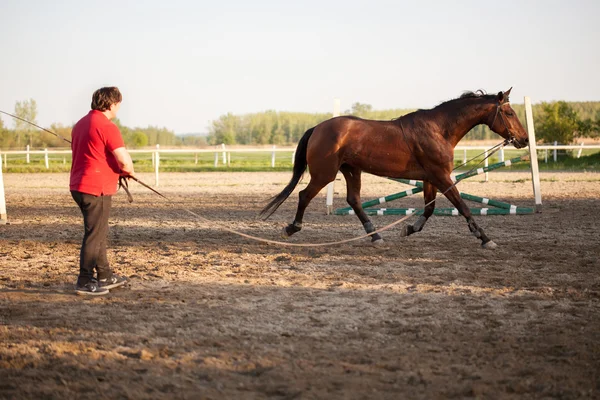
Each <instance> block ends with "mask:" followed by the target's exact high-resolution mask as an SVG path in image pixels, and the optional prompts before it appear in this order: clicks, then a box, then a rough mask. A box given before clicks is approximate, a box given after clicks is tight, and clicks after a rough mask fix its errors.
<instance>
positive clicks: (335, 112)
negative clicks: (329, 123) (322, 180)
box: [325, 99, 340, 215]
mask: <svg viewBox="0 0 600 400" xmlns="http://www.w3.org/2000/svg"><path fill="white" fill-rule="evenodd" d="M339 116H340V99H333V117H334V118H335V117H339ZM336 177H337V174H336ZM334 186H335V179H334V180H333V181H332V182H330V183H329V184H328V185H327V197H326V199H325V205H326V206H327V215H329V214H331V212H332V211H333V190H334Z"/></svg>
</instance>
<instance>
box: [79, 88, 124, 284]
mask: <svg viewBox="0 0 600 400" xmlns="http://www.w3.org/2000/svg"><path fill="white" fill-rule="evenodd" d="M122 99H123V97H122V95H121V92H120V91H119V89H118V88H116V87H103V88H101V89H98V90H96V91H95V92H94V94H93V95H92V110H91V111H90V112H89V113H88V114H87V115H86V116H84V117H83V118H81V119H80V120H79V122H77V123H76V124H75V126H74V127H73V131H72V132H71V139H72V143H71V150H72V153H73V163H72V165H71V178H70V185H69V186H70V190H71V195H72V196H73V199H74V200H75V202H76V203H77V205H78V206H79V208H80V209H81V213H82V214H83V225H84V229H85V233H84V236H83V243H82V245H81V251H80V253H79V277H78V278H77V286H76V288H75V291H76V293H77V294H81V295H93V296H99V295H105V294H108V293H109V289H112V288H116V287H118V286H122V285H124V284H125V283H126V282H127V279H126V278H125V277H121V276H117V275H115V274H113V273H112V271H111V269H110V266H109V263H108V258H107V256H106V242H107V238H108V217H109V214H110V206H111V200H112V195H113V194H115V193H116V192H117V189H118V181H119V176H120V175H122V176H134V171H133V162H132V160H131V156H130V155H129V152H128V151H127V149H126V148H125V144H124V142H123V137H122V136H121V132H120V131H119V128H117V126H116V125H115V124H114V123H112V122H111V119H113V118H115V117H116V115H117V112H118V111H119V108H120V107H121V101H122ZM94 270H95V271H96V272H97V277H95V276H94Z"/></svg>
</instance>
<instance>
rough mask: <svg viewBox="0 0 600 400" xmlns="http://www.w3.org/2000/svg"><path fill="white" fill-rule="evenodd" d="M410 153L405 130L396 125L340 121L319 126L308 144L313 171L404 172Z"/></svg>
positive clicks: (308, 156) (348, 119) (366, 121)
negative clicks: (347, 167)
mask: <svg viewBox="0 0 600 400" xmlns="http://www.w3.org/2000/svg"><path fill="white" fill-rule="evenodd" d="M408 158H410V152H409V151H408V147H407V144H406V141H405V140H404V136H403V135H402V130H401V129H400V127H399V125H398V124H396V123H395V122H394V121H374V120H367V119H361V118H357V117H347V116H344V117H336V118H332V119H329V120H327V121H323V122H322V123H320V124H319V125H317V126H316V127H315V129H314V132H313V134H312V136H311V138H310V140H309V142H308V152H307V161H308V164H309V170H311V171H312V170H314V169H315V168H317V169H318V168H319V167H320V166H325V165H328V166H331V168H336V171H337V168H339V167H340V166H341V165H342V164H349V165H353V166H355V167H358V168H360V169H361V170H364V171H367V172H370V173H373V174H376V175H384V174H389V173H392V172H394V171H395V170H396V169H397V168H398V167H400V168H401V169H404V166H403V165H405V163H406V162H407V160H408Z"/></svg>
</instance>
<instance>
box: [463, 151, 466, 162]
mask: <svg viewBox="0 0 600 400" xmlns="http://www.w3.org/2000/svg"><path fill="white" fill-rule="evenodd" d="M466 163H467V149H463V164H466Z"/></svg>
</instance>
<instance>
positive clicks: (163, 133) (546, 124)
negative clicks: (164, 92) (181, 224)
mask: <svg viewBox="0 0 600 400" xmlns="http://www.w3.org/2000/svg"><path fill="white" fill-rule="evenodd" d="M512 107H513V109H514V110H515V112H516V114H517V116H518V117H519V120H520V121H521V122H522V123H523V124H524V125H525V123H526V121H525V106H524V105H522V104H512ZM413 111H415V110H414V109H401V108H398V109H386V110H374V109H373V107H372V106H371V105H370V104H364V103H358V102H357V103H354V104H352V107H351V108H350V109H348V110H346V111H344V113H343V115H353V116H356V117H360V118H365V119H374V120H388V121H389V120H391V119H394V118H398V117H400V116H402V115H405V114H408V113H410V112H413ZM14 114H15V115H17V116H19V117H21V118H23V119H26V120H28V121H31V122H33V123H37V122H36V117H37V104H36V102H35V100H33V99H30V100H26V101H22V102H17V103H16V104H15V111H14ZM533 115H534V123H535V127H536V137H537V139H538V140H540V141H542V142H546V143H551V142H554V141H557V142H559V143H562V144H569V143H572V142H573V141H575V140H577V139H580V138H587V137H598V136H600V102H565V101H556V102H545V103H540V104H535V105H533ZM331 117H332V114H331V113H302V112H286V111H274V110H268V111H264V112H258V113H252V114H243V115H235V114H232V113H227V114H224V115H222V116H220V117H219V118H218V119H217V120H215V121H213V122H212V123H211V126H210V128H209V135H208V137H203V136H194V135H190V136H184V137H181V136H176V135H175V133H174V132H173V131H171V130H169V129H167V128H159V127H155V126H148V127H146V128H139V127H135V128H130V127H127V126H124V125H123V124H121V122H120V121H119V120H118V119H116V120H115V121H114V122H115V124H116V125H117V126H118V127H119V129H120V130H121V134H122V135H123V139H124V141H125V144H126V145H127V147H130V148H141V147H146V146H155V145H157V144H159V145H161V146H193V147H198V146H204V145H207V144H210V145H218V144H221V143H225V144H228V145H235V144H239V145H268V144H275V145H295V144H296V143H297V142H298V140H300V138H301V137H302V135H303V134H304V132H306V131H307V130H308V129H309V128H311V127H313V126H315V125H317V124H318V123H320V122H322V121H325V120H327V119H329V118H331ZM49 129H50V130H51V131H53V132H55V133H56V134H58V135H60V136H62V137H63V138H66V139H70V137H71V129H72V126H64V125H62V124H57V123H55V124H52V125H51V126H50V128H49ZM465 138H466V139H467V140H491V139H497V135H496V134H495V133H493V132H492V131H491V130H490V129H489V128H488V127H487V126H484V125H479V126H476V127H475V128H473V129H472V130H471V131H470V132H469V133H468V134H467V135H466V137H465ZM26 145H29V146H30V147H31V148H46V147H66V146H68V144H67V143H66V142H65V141H63V140H61V139H60V138H58V137H56V136H54V135H51V134H50V133H47V132H44V131H41V130H39V129H37V128H35V127H33V126H31V125H29V124H27V123H25V122H23V121H19V120H15V127H14V129H9V128H8V127H7V126H6V125H5V124H4V122H3V121H2V118H0V149H23V148H24V147H25V146H26Z"/></svg>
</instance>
